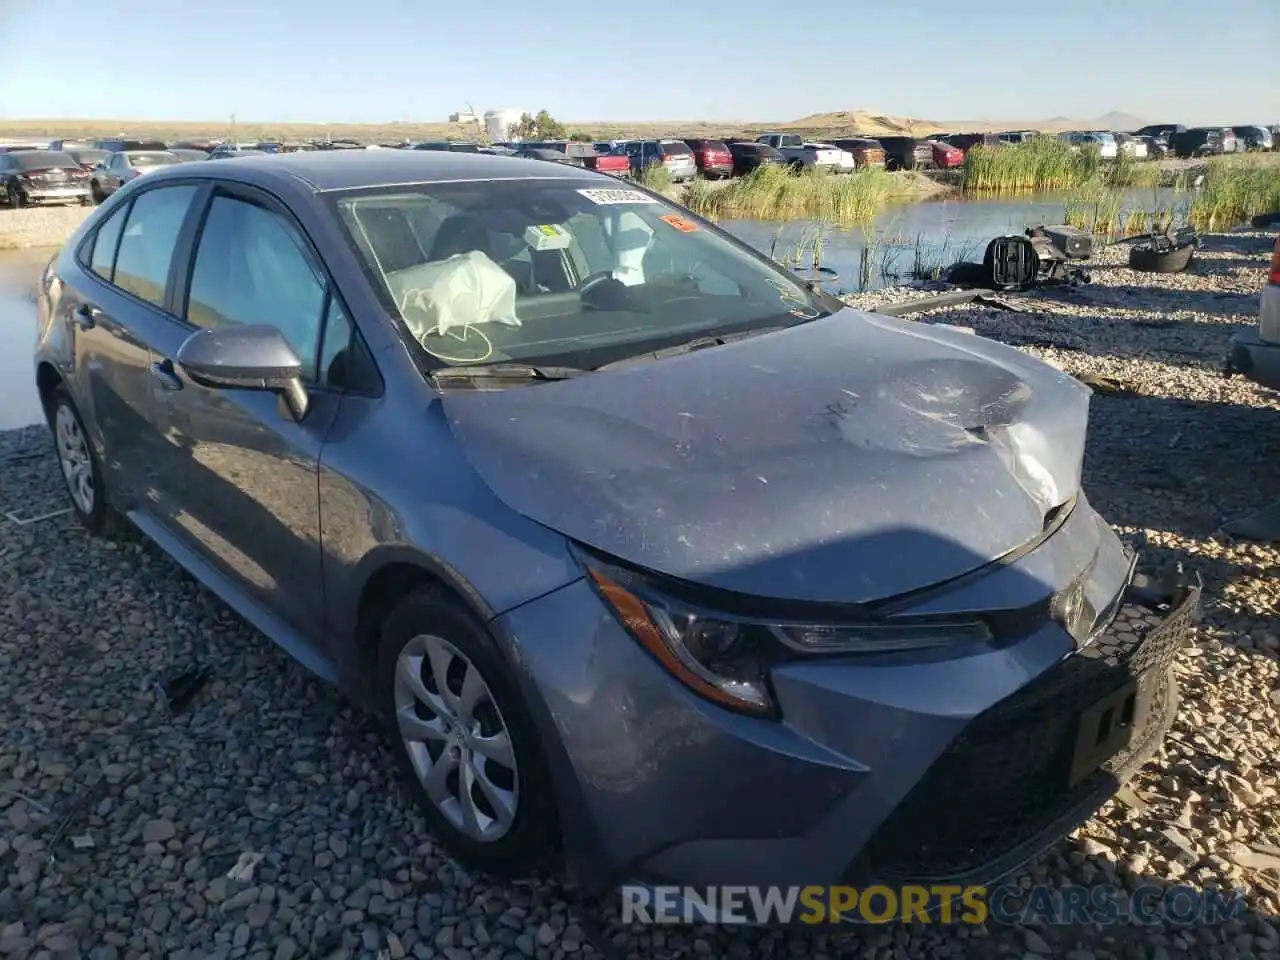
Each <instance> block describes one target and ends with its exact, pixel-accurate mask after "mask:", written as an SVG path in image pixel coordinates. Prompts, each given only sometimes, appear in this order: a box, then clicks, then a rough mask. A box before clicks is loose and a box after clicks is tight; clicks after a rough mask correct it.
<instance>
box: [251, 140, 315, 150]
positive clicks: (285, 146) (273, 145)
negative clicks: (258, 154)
mask: <svg viewBox="0 0 1280 960" xmlns="http://www.w3.org/2000/svg"><path fill="white" fill-rule="evenodd" d="M254 149H255V150H261V151H262V152H263V153H306V152H308V151H310V150H314V149H315V147H313V146H312V145H311V144H309V143H294V142H287V141H286V142H282V141H279V140H264V141H263V142H261V143H259V144H257V145H256V146H255V147H254Z"/></svg>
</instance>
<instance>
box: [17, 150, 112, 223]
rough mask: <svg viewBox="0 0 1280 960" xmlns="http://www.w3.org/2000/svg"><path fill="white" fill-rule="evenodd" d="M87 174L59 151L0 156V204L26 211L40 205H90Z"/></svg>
mask: <svg viewBox="0 0 1280 960" xmlns="http://www.w3.org/2000/svg"><path fill="white" fill-rule="evenodd" d="M89 197H90V192H89V173H88V171H86V170H85V169H84V168H83V167H81V166H80V164H79V163H77V162H76V159H75V158H74V157H73V156H71V155H70V154H68V153H63V152H62V151H60V150H17V151H14V152H13V153H6V154H0V203H5V204H7V205H8V206H10V207H13V208H15V209H16V208H17V207H26V206H31V205H34V204H41V203H82V204H87V203H89Z"/></svg>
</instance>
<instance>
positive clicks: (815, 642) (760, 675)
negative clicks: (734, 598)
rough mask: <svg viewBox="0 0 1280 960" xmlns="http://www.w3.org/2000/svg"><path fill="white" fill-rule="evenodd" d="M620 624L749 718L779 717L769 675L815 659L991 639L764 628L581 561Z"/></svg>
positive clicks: (865, 628)
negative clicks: (782, 665) (795, 662)
mask: <svg viewBox="0 0 1280 960" xmlns="http://www.w3.org/2000/svg"><path fill="white" fill-rule="evenodd" d="M579 559H581V560H582V562H583V565H584V566H585V567H586V569H587V572H588V574H589V575H590V578H591V581H592V582H593V583H594V584H595V587H596V590H597V591H598V592H599V593H600V595H601V596H602V597H603V598H604V600H605V602H606V603H608V605H609V606H610V607H611V608H612V610H613V612H614V613H615V614H616V615H617V617H618V620H619V621H620V622H621V623H622V625H623V626H624V627H626V629H627V631H628V632H629V633H630V634H631V635H632V636H633V637H635V638H636V639H637V640H638V641H639V642H640V644H641V645H642V646H643V647H644V648H645V649H646V650H648V651H649V653H651V654H652V655H653V656H654V657H655V658H656V659H657V660H658V662H659V663H661V664H662V665H663V666H664V667H665V668H666V669H667V670H668V671H669V672H670V673H671V674H672V675H673V676H674V677H675V678H676V679H678V680H680V681H681V682H682V683H684V684H685V685H686V686H687V687H689V688H690V689H691V690H693V691H694V692H695V693H697V694H699V695H700V696H703V697H705V698H707V699H708V700H712V701H714V702H716V703H719V704H721V705H722V706H726V707H731V708H733V709H735V710H741V711H743V712H746V713H753V714H757V715H774V714H775V713H776V706H775V704H774V701H773V697H772V694H771V693H770V689H769V671H770V669H771V668H772V667H773V666H774V665H775V664H778V663H782V662H786V661H789V660H799V659H803V658H804V657H805V656H806V655H808V656H818V655H826V656H835V655H846V656H847V655H854V654H872V653H894V652H900V651H904V650H923V649H929V648H937V647H955V646H958V645H963V644H966V643H978V642H984V641H987V640H989V639H990V638H991V633H990V631H989V630H988V629H987V626H986V625H985V624H984V623H982V622H980V621H976V620H964V621H957V620H947V621H937V620H935V621H923V620H921V621H916V622H912V623H858V624H838V623H829V624H814V623H802V622H759V621H756V620H748V619H745V618H741V617H736V616H733V615H731V614H724V613H719V612H713V611H708V610H705V609H701V608H699V607H698V606H697V605H695V604H692V603H689V602H687V601H685V600H679V599H675V598H673V597H671V596H669V595H667V594H666V593H664V592H662V590H661V587H660V586H658V585H657V584H656V583H655V582H654V581H653V580H651V579H650V578H647V577H645V576H643V575H641V574H637V573H635V572H633V571H630V570H624V569H621V568H619V567H615V566H613V565H611V564H607V563H604V562H602V561H599V560H597V559H595V558H594V557H587V556H584V555H582V554H579Z"/></svg>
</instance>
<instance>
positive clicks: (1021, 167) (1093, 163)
mask: <svg viewBox="0 0 1280 960" xmlns="http://www.w3.org/2000/svg"><path fill="white" fill-rule="evenodd" d="M1160 176H1161V174H1160V167H1159V165H1158V164H1154V163H1144V162H1142V161H1138V160H1134V159H1133V158H1132V157H1130V156H1128V155H1127V154H1121V155H1120V157H1119V158H1118V159H1117V160H1114V161H1104V160H1103V159H1102V157H1101V154H1099V152H1098V150H1097V148H1096V147H1085V148H1084V149H1081V150H1078V151H1077V150H1072V149H1071V145H1070V144H1068V143H1064V142H1063V141H1061V140H1058V139H1056V138H1052V137H1038V138H1036V139H1034V140H1028V141H1026V142H1025V143H1018V144H1010V145H1008V146H1003V147H974V148H973V149H972V150H970V151H969V152H968V154H967V155H966V156H965V163H964V189H965V190H966V191H969V192H971V193H994V194H1012V193H1027V192H1033V191H1049V190H1071V189H1074V188H1076V187H1079V186H1082V185H1084V184H1087V183H1090V182H1093V181H1103V182H1105V183H1107V184H1110V185H1113V186H1125V187H1154V186H1156V185H1157V184H1158V183H1159V182H1160Z"/></svg>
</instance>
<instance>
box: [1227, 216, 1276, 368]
mask: <svg viewBox="0 0 1280 960" xmlns="http://www.w3.org/2000/svg"><path fill="white" fill-rule="evenodd" d="M1231 366H1232V367H1234V368H1235V369H1236V370H1238V371H1240V372H1241V373H1243V374H1244V375H1245V376H1246V377H1248V378H1249V379H1250V380H1253V381H1254V382H1255V383H1260V384H1262V385H1263V386H1264V387H1270V388H1271V389H1272V390H1280V237H1277V238H1276V245H1275V249H1274V250H1273V251H1272V254H1271V269H1270V272H1269V273H1268V275H1267V282H1266V283H1265V284H1263V286H1262V295H1261V296H1260V297H1259V300H1258V326H1257V328H1256V329H1253V330H1245V331H1243V332H1242V333H1237V334H1235V335H1234V336H1233V337H1232V338H1231Z"/></svg>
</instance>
